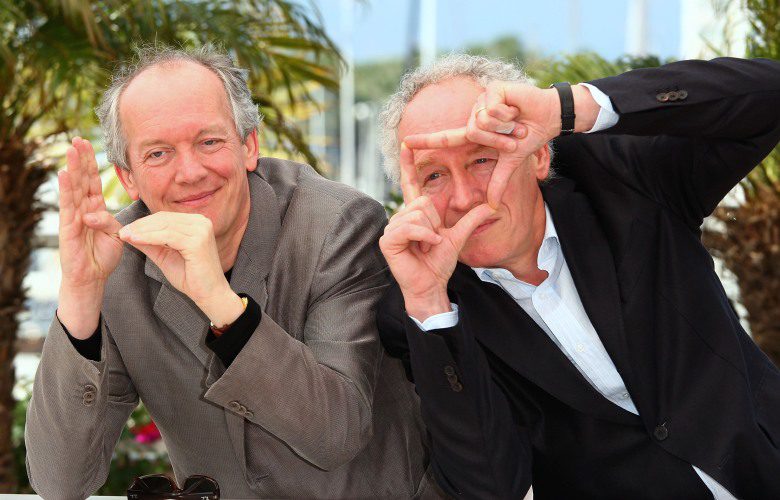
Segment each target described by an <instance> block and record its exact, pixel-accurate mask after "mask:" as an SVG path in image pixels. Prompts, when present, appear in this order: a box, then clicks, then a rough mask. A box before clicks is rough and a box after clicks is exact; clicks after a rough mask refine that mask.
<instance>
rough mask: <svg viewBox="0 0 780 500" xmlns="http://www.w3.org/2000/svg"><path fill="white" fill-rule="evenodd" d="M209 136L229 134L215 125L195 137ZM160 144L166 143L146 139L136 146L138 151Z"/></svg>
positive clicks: (164, 142) (159, 140) (202, 130)
mask: <svg viewBox="0 0 780 500" xmlns="http://www.w3.org/2000/svg"><path fill="white" fill-rule="evenodd" d="M211 134H223V135H227V134H229V132H228V131H227V130H226V129H225V128H224V127H221V126H218V125H215V126H211V127H206V128H204V129H201V130H200V132H198V135H196V136H195V137H197V138H201V137H203V136H207V135H211ZM161 144H166V141H164V140H162V139H147V140H145V141H141V143H140V144H138V149H146V148H148V147H151V146H157V145H161Z"/></svg>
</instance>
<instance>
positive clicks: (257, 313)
mask: <svg viewBox="0 0 780 500" xmlns="http://www.w3.org/2000/svg"><path fill="white" fill-rule="evenodd" d="M238 296H239V297H246V298H247V305H246V309H245V310H244V312H243V314H241V316H239V317H238V319H237V320H236V321H234V322H233V324H232V325H230V328H228V329H227V330H225V332H224V333H223V334H222V335H220V336H219V337H217V336H216V335H214V332H212V331H211V330H210V329H209V333H208V335H206V347H208V348H209V349H211V350H212V351H213V352H214V354H216V355H217V357H219V359H221V360H222V364H224V365H225V368H227V367H228V366H230V364H231V363H232V362H233V360H234V359H236V356H238V353H239V352H241V349H243V348H244V346H245V345H246V343H247V342H249V337H251V336H252V333H254V331H255V330H256V329H257V327H258V325H259V324H260V320H261V319H262V318H263V312H262V310H261V309H260V306H259V305H257V302H255V301H254V299H252V297H250V296H249V295H246V294H244V293H239V294H238Z"/></svg>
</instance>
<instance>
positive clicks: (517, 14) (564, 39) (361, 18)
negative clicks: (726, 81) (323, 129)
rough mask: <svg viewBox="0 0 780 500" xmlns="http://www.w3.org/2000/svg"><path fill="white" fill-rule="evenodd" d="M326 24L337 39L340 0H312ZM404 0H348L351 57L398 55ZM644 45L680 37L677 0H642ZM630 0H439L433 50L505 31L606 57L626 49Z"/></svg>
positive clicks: (666, 48)
mask: <svg viewBox="0 0 780 500" xmlns="http://www.w3.org/2000/svg"><path fill="white" fill-rule="evenodd" d="M314 3H315V5H317V6H318V8H319V10H320V12H321V14H322V16H323V19H324V21H325V26H326V29H327V30H328V33H329V34H330V35H331V37H332V38H333V39H334V40H335V41H336V42H337V43H339V42H343V41H344V40H345V39H346V37H345V34H344V33H342V32H341V31H342V30H341V16H340V14H341V12H340V10H341V6H342V3H343V2H342V0H314ZM411 3H412V2H411V0H367V1H364V2H360V1H358V2H355V5H356V6H355V18H354V19H355V31H354V40H355V49H354V51H355V60H356V61H358V62H360V61H366V60H372V59H377V58H387V57H393V56H400V55H402V54H403V53H404V51H405V48H406V47H407V44H408V41H407V38H408V34H407V31H408V28H407V24H408V19H409V8H410V4H411ZM647 4H648V7H647V10H648V20H649V36H648V41H649V51H650V53H653V54H657V55H660V56H662V57H669V56H676V55H677V53H678V48H679V43H680V34H679V29H680V0H648V1H647ZM573 5H579V19H580V22H579V23H577V26H579V28H578V29H577V30H572V29H570V26H571V25H572V18H571V14H570V13H571V11H572V6H573ZM628 6H629V0H546V1H545V0H541V1H540V0H535V1H530V0H504V1H498V0H471V1H468V0H438V2H437V16H436V17H437V20H438V29H437V44H438V47H439V49H440V50H457V49H458V48H461V47H463V46H465V45H469V44H471V43H474V42H486V41H490V40H493V39H495V38H496V37H498V36H500V35H506V34H512V35H515V36H517V37H518V38H520V39H521V40H522V41H523V43H524V44H525V45H526V47H528V48H530V49H533V50H535V51H537V52H541V53H544V54H548V55H555V54H560V53H562V52H571V51H574V50H576V49H587V50H594V51H596V52H598V53H600V54H601V55H603V56H605V57H607V58H614V57H617V56H619V55H621V54H623V52H624V50H625V34H626V15H627V11H628Z"/></svg>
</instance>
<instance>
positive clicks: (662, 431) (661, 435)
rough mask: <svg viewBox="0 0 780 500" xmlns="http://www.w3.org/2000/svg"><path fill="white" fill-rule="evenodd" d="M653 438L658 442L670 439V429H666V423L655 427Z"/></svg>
mask: <svg viewBox="0 0 780 500" xmlns="http://www.w3.org/2000/svg"><path fill="white" fill-rule="evenodd" d="M653 437H655V438H656V439H657V440H658V441H663V440H664V439H666V438H668V437H669V429H667V427H666V422H664V423H662V424H661V425H657V426H656V427H655V430H653Z"/></svg>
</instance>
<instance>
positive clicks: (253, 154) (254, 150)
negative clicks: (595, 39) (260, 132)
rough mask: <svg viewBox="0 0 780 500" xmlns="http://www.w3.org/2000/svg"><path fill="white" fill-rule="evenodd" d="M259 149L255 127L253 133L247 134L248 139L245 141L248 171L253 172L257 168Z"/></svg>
mask: <svg viewBox="0 0 780 500" xmlns="http://www.w3.org/2000/svg"><path fill="white" fill-rule="evenodd" d="M259 149H260V148H259V147H258V145H257V129H254V130H253V131H252V133H251V134H249V135H248V136H246V141H244V155H245V156H244V166H245V167H246V170H247V172H252V171H253V170H254V169H256V168H257V155H258V151H259Z"/></svg>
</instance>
